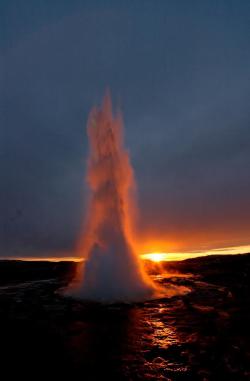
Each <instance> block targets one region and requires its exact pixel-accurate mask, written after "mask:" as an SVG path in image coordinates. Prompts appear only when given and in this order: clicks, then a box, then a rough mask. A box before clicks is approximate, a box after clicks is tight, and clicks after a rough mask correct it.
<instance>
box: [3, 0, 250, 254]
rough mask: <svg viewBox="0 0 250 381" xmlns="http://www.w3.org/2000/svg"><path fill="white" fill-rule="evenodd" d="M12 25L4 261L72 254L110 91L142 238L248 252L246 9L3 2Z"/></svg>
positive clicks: (7, 45)
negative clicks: (132, 177)
mask: <svg viewBox="0 0 250 381" xmlns="http://www.w3.org/2000/svg"><path fill="white" fill-rule="evenodd" d="M0 15H1V16H0V25H1V33H0V52H1V61H0V68H1V73H2V75H1V89H2V90H1V104H2V107H1V135H2V138H1V142H2V143H1V166H2V181H1V198H0V206H1V211H2V212H1V217H0V218H1V248H0V255H1V256H11V255H12V256H17V255H45V256H47V255H48V253H49V254H51V253H58V252H62V251H65V252H68V251H71V250H72V248H73V247H74V243H75V240H76V237H77V235H78V234H79V230H80V221H81V219H82V215H83V214H84V195H85V191H86V189H85V185H84V181H83V179H84V168H85V161H86V154H87V139H86V132H85V125H86V120H87V116H88V112H89V110H90V108H91V107H92V105H94V104H95V103H98V102H100V100H101V98H102V96H103V93H104V91H105V88H106V86H109V88H110V89H111V93H112V96H113V99H114V100H115V104H116V105H121V107H122V110H123V114H124V122H125V127H126V144H127V146H128V147H129V150H130V152H131V158H132V163H133V165H134V168H135V171H136V177H137V181H138V193H139V206H140V212H141V225H140V226H141V232H142V234H144V239H147V237H155V238H156V239H162V240H165V241H166V242H170V243H171V244H172V243H173V247H174V246H176V248H177V249H178V248H185V249H186V248H187V249H193V248H202V247H213V246H226V245H234V244H235V245H238V244H247V243H250V107H249V105H250V2H249V1H248V0H245V1H244V0H234V1H230V0H224V1H220V0H217V1H213V0H210V1H205V0H204V1H201V0H199V1H184V0H183V1H174V0H173V1H167V0H162V1H153V0H151V1H146V0H145V1H136V0H135V1H93V0H92V1H59V0H58V1H53V0H52V1H49V0H47V1H38V0H37V1H28V0H26V1H17V0H12V1H7V0H6V1H4V0H2V1H1V9H0ZM170 246H171V245H170Z"/></svg>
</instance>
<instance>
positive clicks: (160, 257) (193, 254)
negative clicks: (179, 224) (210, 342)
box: [1, 245, 250, 262]
mask: <svg viewBox="0 0 250 381" xmlns="http://www.w3.org/2000/svg"><path fill="white" fill-rule="evenodd" d="M246 253H250V245H241V246H230V247H223V248H216V249H209V250H203V251H202V250H199V251H198V250H196V251H189V252H188V251H187V252H160V251H159V252H158V251H157V252H156V251H153V250H152V251H151V252H147V253H142V254H141V255H140V256H141V259H143V260H151V261H154V262H164V261H180V260H184V259H188V258H197V257H204V256H207V255H231V254H232V255H233V254H234V255H236V254H246ZM1 259H2V260H20V261H49V262H61V261H66V262H82V261H84V259H82V258H81V257H78V256H65V257H64V256H57V257H53V256H47V257H40V256H37V257H34V256H33V257H25V256H20V257H2V258H1Z"/></svg>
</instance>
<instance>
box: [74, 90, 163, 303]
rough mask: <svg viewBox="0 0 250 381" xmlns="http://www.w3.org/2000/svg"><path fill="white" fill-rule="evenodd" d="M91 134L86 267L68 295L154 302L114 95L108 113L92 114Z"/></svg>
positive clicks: (101, 110)
mask: <svg viewBox="0 0 250 381" xmlns="http://www.w3.org/2000/svg"><path fill="white" fill-rule="evenodd" d="M87 131H88V138H89V146H90V150H89V158H88V166H87V182H88V185H89V188H90V199H89V205H88V215H87V220H86V224H85V229H84V232H83V239H82V242H83V244H82V245H81V252H82V255H83V257H84V259H85V263H84V265H83V267H82V269H81V273H80V274H78V275H77V277H76V279H75V281H74V282H73V283H72V285H71V286H70V288H69V290H68V293H69V294H71V295H74V296H76V297H78V298H81V299H89V300H99V301H136V300H143V299H147V298H150V297H151V296H152V295H153V294H154V291H155V290H156V286H155V285H154V284H153V282H152V281H151V280H150V279H149V277H148V275H147V274H146V273H145V271H144V269H143V266H142V263H141V259H140V258H139V256H138V255H137V254H136V251H135V250H134V247H133V240H132V236H131V231H132V229H131V226H132V215H133V213H132V204H133V203H132V201H133V200H132V194H133V188H134V176H133V170H132V167H131V164H130V160H129V155H128V152H127V151H126V149H125V148H124V144H123V123H122V118H121V115H120V114H116V115H115V116H113V114H112V105H111V99H110V95H109V94H108V93H107V94H106V96H105V97H104V100H103V104H102V107H101V108H94V109H93V110H92V111H91V113H90V116H89V120H88V124H87Z"/></svg>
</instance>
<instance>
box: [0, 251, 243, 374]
mask: <svg viewBox="0 0 250 381" xmlns="http://www.w3.org/2000/svg"><path fill="white" fill-rule="evenodd" d="M74 267H75V265H74V264H72V263H57V264H55V263H48V262H39V263H38V262H29V263H28V262H18V261H17V262H16V261H0V323H1V324H0V351H1V353H0V364H1V366H0V371H1V374H2V375H5V374H6V376H5V377H1V379H2V380H10V379H12V378H13V377H14V374H16V373H17V374H18V377H19V378H20V379H21V378H22V377H25V379H32V380H37V379H39V378H41V377H42V378H43V379H44V380H46V379H54V380H57V379H62V378H63V379H64V378H66V377H67V378H68V379H70V380H71V379H74V378H76V377H81V379H82V380H106V379H107V380H116V381H119V380H121V381H122V380H173V381H175V380H176V381H178V380H185V381H189V380H190V381H196V380H203V381H205V380H209V381H210V380H211V381H212V380H227V381H230V380H234V381H241V380H250V366H249V364H250V328H249V321H250V319H249V318H250V305H249V301H250V293H249V291H250V282H249V279H250V255H249V254H246V255H238V256H211V257H205V258H197V259H191V260H186V261H183V262H172V263H166V264H165V265H164V267H163V266H161V273H160V271H159V267H157V265H152V264H151V265H150V266H149V265H148V268H149V271H150V273H151V276H152V277H153V278H154V279H155V280H156V281H157V282H159V283H161V284H163V285H169V284H173V285H178V286H185V287H188V288H189V289H190V292H189V293H187V294H185V295H180V296H175V297H173V298H169V299H167V298H166V299H160V300H153V301H148V302H146V303H138V304H111V305H101V304H97V303H87V302H79V301H74V300H72V299H69V298H65V297H63V296H61V295H60V293H58V289H60V288H61V287H62V286H64V285H65V284H67V282H68V281H69V279H70V277H71V276H72V274H73V272H74Z"/></svg>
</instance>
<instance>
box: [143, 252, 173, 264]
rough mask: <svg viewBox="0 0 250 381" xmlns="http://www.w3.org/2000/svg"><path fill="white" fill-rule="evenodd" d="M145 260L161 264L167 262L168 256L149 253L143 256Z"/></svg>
mask: <svg viewBox="0 0 250 381" xmlns="http://www.w3.org/2000/svg"><path fill="white" fill-rule="evenodd" d="M142 258H143V259H148V260H150V261H153V262H161V261H166V258H167V254H166V253H148V254H143V255H142Z"/></svg>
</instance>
